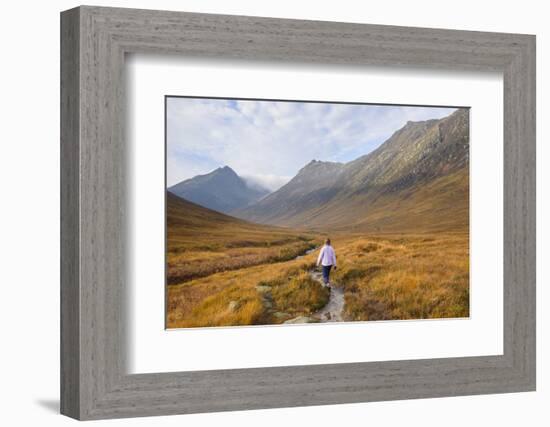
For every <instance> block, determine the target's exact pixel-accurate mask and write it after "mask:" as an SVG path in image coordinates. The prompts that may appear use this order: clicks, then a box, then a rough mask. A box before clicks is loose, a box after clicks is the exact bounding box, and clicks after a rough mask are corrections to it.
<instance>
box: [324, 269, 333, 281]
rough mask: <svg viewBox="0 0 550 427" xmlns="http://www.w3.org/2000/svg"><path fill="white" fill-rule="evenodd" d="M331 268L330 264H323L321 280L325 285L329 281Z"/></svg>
mask: <svg viewBox="0 0 550 427" xmlns="http://www.w3.org/2000/svg"><path fill="white" fill-rule="evenodd" d="M331 268H332V265H323V282H325V285H326V284H327V283H328V282H329V279H330V269H331Z"/></svg>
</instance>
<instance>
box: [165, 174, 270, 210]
mask: <svg viewBox="0 0 550 427" xmlns="http://www.w3.org/2000/svg"><path fill="white" fill-rule="evenodd" d="M168 191H169V192H171V193H173V194H175V195H176V196H178V197H181V198H184V199H186V200H189V201H191V202H194V203H196V204H199V205H201V206H204V207H206V208H209V209H213V210H215V211H218V212H224V213H230V212H231V211H233V210H235V209H240V208H244V207H246V206H248V205H250V204H251V203H253V202H255V201H258V200H260V199H261V198H262V197H264V196H265V195H266V194H268V193H269V190H267V189H260V188H258V187H257V186H254V188H252V187H251V186H249V185H248V184H247V183H246V182H245V181H244V180H243V179H242V178H241V177H240V176H239V175H237V174H236V173H235V171H234V170H233V169H231V168H230V167H229V166H224V167H223V168H218V169H216V170H213V171H212V172H210V173H208V174H206V175H197V176H195V177H193V178H191V179H187V180H185V181H182V182H180V183H178V184H176V185H173V186H171V187H169V188H168Z"/></svg>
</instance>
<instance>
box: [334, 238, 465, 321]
mask: <svg viewBox="0 0 550 427" xmlns="http://www.w3.org/2000/svg"><path fill="white" fill-rule="evenodd" d="M468 248H469V238H468V234H467V233H456V234H451V233H449V234H439V233H438V234H423V235H422V234H420V235H410V234H407V235H393V236H392V235H390V236H382V235H379V236H376V235H374V236H373V235H371V236H365V237H360V238H352V239H349V240H347V241H345V242H344V244H343V245H342V246H341V247H339V248H337V249H338V253H339V258H340V268H339V269H338V270H337V272H336V274H335V277H334V279H335V281H336V282H338V283H339V284H341V285H342V286H343V287H344V295H345V308H344V314H345V317H346V319H348V320H395V319H429V318H453V317H455V318H456V317H468V316H469V249H468Z"/></svg>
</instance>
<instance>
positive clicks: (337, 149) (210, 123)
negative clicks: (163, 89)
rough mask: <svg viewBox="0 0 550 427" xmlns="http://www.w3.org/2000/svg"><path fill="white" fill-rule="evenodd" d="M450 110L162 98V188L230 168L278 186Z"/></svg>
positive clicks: (369, 148)
mask: <svg viewBox="0 0 550 427" xmlns="http://www.w3.org/2000/svg"><path fill="white" fill-rule="evenodd" d="M454 110H455V109H454V108H433V107H403V106H382V105H380V106H377V105H352V104H331V103H308V102H282V101H241V100H225V99H198V98H175V97H171V98H168V100H167V111H166V114H167V181H168V186H171V185H174V184H177V183H178V182H180V181H182V180H184V179H188V178H192V177H193V176H195V175H200V174H205V173H208V172H210V171H212V170H214V169H216V168H218V167H220V166H226V165H227V166H230V167H231V168H233V169H234V170H235V172H237V174H239V175H240V176H242V177H243V178H245V179H247V180H249V181H251V182H256V183H260V184H262V185H263V186H265V187H267V188H269V189H271V190H276V189H277V188H279V187H280V186H282V185H284V184H285V183H286V182H287V181H288V180H289V179H291V178H292V177H293V176H294V175H296V173H297V172H298V170H299V169H300V168H302V167H303V166H304V165H306V164H307V163H309V162H310V161H311V160H323V161H333V162H348V161H350V160H353V159H356V158H357V157H359V156H362V155H364V154H367V153H369V152H371V151H372V150H374V149H375V148H377V147H378V146H379V145H380V144H381V143H383V142H384V141H385V140H386V139H387V138H389V137H390V136H391V135H392V133H393V132H395V131H396V130H398V129H399V128H401V127H402V126H404V125H405V124H406V123H407V121H409V120H413V121H416V120H427V119H433V118H441V117H444V116H447V115H449V114H451V113H452V112H453V111H454Z"/></svg>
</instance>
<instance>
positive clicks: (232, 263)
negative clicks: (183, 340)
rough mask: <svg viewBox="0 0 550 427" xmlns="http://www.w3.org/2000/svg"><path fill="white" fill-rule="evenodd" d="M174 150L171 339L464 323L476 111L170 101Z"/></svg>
mask: <svg viewBox="0 0 550 427" xmlns="http://www.w3.org/2000/svg"><path fill="white" fill-rule="evenodd" d="M165 153H166V158H165V162H166V163H165V164H166V175H165V185H166V196H165V211H166V216H165V271H166V277H165V289H164V291H165V297H166V300H165V301H166V306H165V307H166V313H165V316H166V318H165V325H166V328H167V329H179V328H204V327H237V326H255V325H264V326H265V325H291V324H316V323H326V322H367V321H382V320H383V321H393V320H419V319H449V318H455V319H457V318H469V317H470V256H469V253H470V164H469V158H470V108H469V107H466V106H433V105H429V106H428V105H426V106H424V105H412V104H400V105H397V104H376V103H356V102H334V101H309V100H273V99H247V98H215V97H199V96H182V95H166V96H165ZM159 292H162V290H161V289H159Z"/></svg>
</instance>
